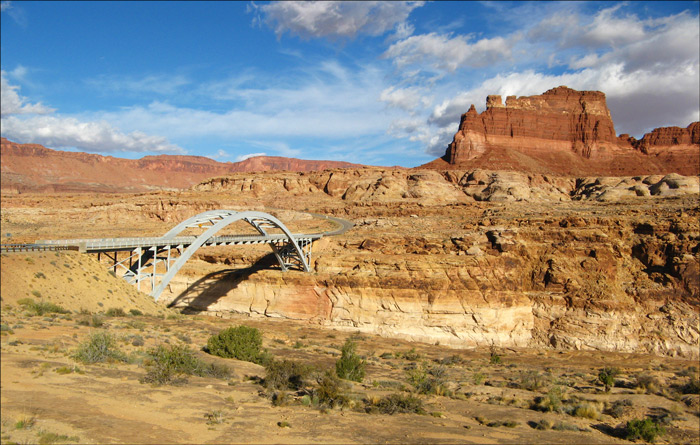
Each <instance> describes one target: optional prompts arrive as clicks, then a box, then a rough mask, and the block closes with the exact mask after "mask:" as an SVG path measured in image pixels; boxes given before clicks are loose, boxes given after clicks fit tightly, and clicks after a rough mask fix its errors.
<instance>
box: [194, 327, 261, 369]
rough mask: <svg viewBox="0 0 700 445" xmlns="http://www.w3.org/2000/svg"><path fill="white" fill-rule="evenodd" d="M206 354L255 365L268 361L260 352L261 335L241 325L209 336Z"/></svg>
mask: <svg viewBox="0 0 700 445" xmlns="http://www.w3.org/2000/svg"><path fill="white" fill-rule="evenodd" d="M207 352H209V353H210V354H212V355H216V356H219V357H224V358H235V359H238V360H245V361H248V362H253V363H257V364H264V363H265V362H266V361H267V360H269V356H268V355H267V354H266V352H265V351H263V350H262V333H261V332H260V331H259V330H258V329H256V328H250V327H248V326H243V325H241V326H237V327H232V328H227V329H224V330H223V331H221V332H219V333H218V334H217V335H213V336H211V337H210V338H209V340H208V341H207Z"/></svg>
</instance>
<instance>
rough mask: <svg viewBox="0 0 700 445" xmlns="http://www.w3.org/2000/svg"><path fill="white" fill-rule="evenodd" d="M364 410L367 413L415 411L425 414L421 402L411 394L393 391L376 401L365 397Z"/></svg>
mask: <svg viewBox="0 0 700 445" xmlns="http://www.w3.org/2000/svg"><path fill="white" fill-rule="evenodd" d="M364 403H365V411H366V412H368V413H381V414H396V413H416V414H425V409H423V402H422V401H421V399H419V398H418V397H416V396H414V395H413V394H403V393H393V394H389V395H387V396H384V397H382V398H380V399H378V400H376V401H372V400H370V399H365V400H364Z"/></svg>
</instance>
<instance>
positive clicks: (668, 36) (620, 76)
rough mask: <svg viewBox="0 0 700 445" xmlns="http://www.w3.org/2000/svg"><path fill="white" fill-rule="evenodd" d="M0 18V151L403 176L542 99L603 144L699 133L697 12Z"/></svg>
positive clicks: (515, 8) (314, 10) (694, 7)
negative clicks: (310, 165)
mask: <svg viewBox="0 0 700 445" xmlns="http://www.w3.org/2000/svg"><path fill="white" fill-rule="evenodd" d="M0 4H1V5H2V28H1V29H2V30H1V32H2V39H1V40H0V56H1V65H2V136H3V137H7V138H8V139H10V140H13V141H16V142H21V143H38V144H42V145H45V146H47V147H51V148H54V149H64V150H77V151H87V152H93V153H100V154H104V155H112V156H117V157H127V158H139V157H142V156H145V155H151V154H188V155H198V156H207V157H211V158H214V159H217V160H219V161H231V162H233V161H238V160H242V159H244V158H246V157H249V156H251V155H258V154H265V155H268V156H289V157H298V158H302V159H331V160H345V161H350V162H356V163H362V164H369V165H401V166H405V167H413V166H417V165H420V164H422V163H425V162H428V161H431V160H432V159H434V158H436V157H438V156H441V155H442V154H443V153H444V150H445V148H446V146H447V144H448V143H449V142H450V141H451V140H452V137H453V135H454V133H455V131H456V130H457V126H458V124H459V117H460V115H461V114H462V113H464V112H465V111H466V110H467V109H468V108H469V106H470V105H471V104H474V105H476V107H477V110H479V111H482V110H483V109H484V107H485V100H486V96H487V95H488V94H501V95H503V96H507V95H518V96H522V95H533V94H541V93H543V92H544V91H546V90H548V89H550V88H554V87H556V86H559V85H567V86H569V87H571V88H574V89H579V90H599V91H603V92H604V93H606V95H607V99H608V106H609V107H610V109H611V114H612V117H613V120H614V122H615V129H616V131H617V133H618V134H620V133H630V134H632V135H634V136H637V137H641V136H642V135H643V134H644V133H645V132H647V131H650V130H651V129H653V128H655V127H659V126H669V125H678V126H687V125H688V124H689V123H690V122H692V121H696V120H699V119H700V110H699V108H700V106H699V105H698V103H699V102H700V86H699V85H700V75H699V73H700V68H699V65H700V63H699V58H700V19H699V16H698V11H699V3H698V2H620V3H617V2H534V3H530V2H513V3H509V2H463V3H462V2H389V3H384V2H309V3H306V2H279V3H267V2H61V1H50V2H38V1H30V2H22V1H12V2H9V1H3V2H1V3H0Z"/></svg>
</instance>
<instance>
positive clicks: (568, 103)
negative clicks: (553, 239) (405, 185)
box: [426, 86, 700, 176]
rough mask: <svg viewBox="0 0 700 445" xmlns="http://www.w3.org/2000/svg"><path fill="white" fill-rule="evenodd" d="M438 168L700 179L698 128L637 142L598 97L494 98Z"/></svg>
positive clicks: (554, 93)
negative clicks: (619, 126) (621, 132)
mask: <svg viewBox="0 0 700 445" xmlns="http://www.w3.org/2000/svg"><path fill="white" fill-rule="evenodd" d="M426 167H432V168H451V167H458V168H487V169H491V170H516V171H525V172H535V173H550V174H551V173H555V174H566V175H607V176H610V175H614V176H623V175H640V174H665V173H674V172H675V173H680V174H684V175H697V174H698V173H700V123H698V122H694V123H692V124H690V125H689V126H688V127H687V128H680V127H666V128H658V129H656V130H654V131H653V132H651V133H649V134H647V135H645V136H644V137H643V138H642V139H640V140H636V139H635V138H633V137H630V136H629V135H626V134H625V135H620V137H617V136H616V135H615V128H614V124H613V121H612V118H611V116H610V111H609V110H608V107H607V103H606V100H605V94H603V93H601V92H598V91H576V90H572V89H571V88H567V87H564V86H561V87H558V88H554V89H551V90H549V91H547V92H545V93H544V94H542V95H539V96H529V97H519V98H517V97H515V96H509V97H508V98H507V99H506V103H505V105H503V102H502V98H501V96H488V97H487V99H486V110H485V111H484V112H482V113H481V114H479V113H478V112H477V111H476V108H475V107H474V106H473V105H472V106H471V108H470V109H469V111H467V112H466V113H465V114H463V115H462V118H461V121H460V125H459V130H458V131H457V133H456V134H455V136H454V139H453V141H452V143H451V144H450V145H449V146H448V148H447V151H446V153H445V156H443V158H441V159H440V160H436V161H434V162H432V163H429V164H427V165H426Z"/></svg>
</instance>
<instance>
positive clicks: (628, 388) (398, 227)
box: [0, 193, 700, 444]
mask: <svg viewBox="0 0 700 445" xmlns="http://www.w3.org/2000/svg"><path fill="white" fill-rule="evenodd" d="M312 198H313V197H312ZM312 198H308V202H307V201H303V202H301V201H299V202H295V203H294V204H295V205H294V206H292V204H291V203H290V202H286V203H284V202H277V201H276V199H273V198H272V197H271V198H269V199H268V202H265V203H264V204H265V205H267V206H269V207H271V208H274V207H285V206H287V207H288V208H299V209H305V208H306V207H308V208H309V209H311V210H313V211H315V212H319V213H327V214H333V215H336V216H341V217H349V218H353V219H354V220H356V222H358V221H361V220H364V222H363V223H362V224H358V227H357V228H356V229H355V230H354V231H352V232H351V233H349V235H348V239H350V241H352V242H354V243H356V244H359V243H360V242H362V241H363V240H364V239H365V238H368V239H369V238H371V237H376V234H377V233H378V232H379V233H381V235H382V236H383V237H385V238H386V239H387V240H391V239H394V238H398V237H400V236H404V235H405V234H407V233H423V232H425V233H429V234H437V235H440V236H442V235H443V232H445V233H447V232H448V231H449V230H453V229H454V227H458V226H459V227H464V228H465V230H466V228H469V227H471V226H474V225H477V224H478V222H479V221H480V220H481V219H484V218H487V217H488V219H489V220H490V223H489V224H493V225H498V224H502V223H503V221H506V222H508V223H510V222H511V220H512V221H515V223H518V221H519V220H520V219H523V218H527V217H529V216H528V215H529V213H528V212H530V213H533V214H535V215H536V217H537V218H538V221H539V220H542V221H544V220H546V219H548V218H549V219H553V220H557V221H558V220H559V218H560V217H561V215H568V214H570V213H571V212H572V210H571V209H570V208H569V207H571V208H572V209H573V208H574V205H573V204H569V203H564V204H561V205H559V206H552V208H551V209H550V208H549V207H546V208H534V209H530V208H529V207H528V206H529V204H528V203H525V204H522V205H520V206H509V207H506V206H505V205H500V204H499V205H490V204H485V203H473V204H470V205H469V206H464V208H461V207H445V206H435V207H427V208H424V207H423V206H422V205H420V204H417V203H413V204H411V205H405V206H404V205H403V204H402V206H391V205H387V206H386V209H385V210H386V212H393V213H394V214H396V215H399V216H393V219H387V218H385V217H384V216H385V215H380V214H377V213H376V210H373V208H372V206H370V205H367V206H365V205H360V204H358V205H356V206H354V207H352V209H351V210H352V212H354V213H353V214H351V215H346V214H345V213H344V210H343V207H342V205H341V204H342V203H338V202H335V201H330V200H327V201H323V200H319V201H318V202H312ZM246 199H249V201H250V202H246V201H245V200H244V199H238V198H236V201H235V204H236V205H237V206H239V207H240V208H248V209H257V207H255V205H258V207H259V208H260V209H262V207H261V206H262V205H261V204H259V203H258V204H255V203H256V202H257V201H255V200H253V199H252V198H246ZM295 199H296V198H295ZM299 199H300V200H301V198H299ZM305 199H306V198H305ZM314 199H316V198H314ZM233 201H234V199H233V198H231V197H229V196H224V195H221V196H215V195H213V194H208V195H202V194H194V193H189V194H188V193H177V194H176V193H171V194H143V195H134V196H130V197H128V199H126V198H125V199H122V198H121V197H119V196H93V197H90V196H60V197H59V196H36V197H32V196H19V197H5V196H4V197H3V204H2V210H3V212H2V223H3V227H2V236H3V242H7V241H12V242H34V241H35V240H37V239H42V238H62V237H65V238H89V237H101V236H106V234H113V235H114V236H149V235H153V236H157V235H160V234H162V233H164V232H165V231H166V230H167V229H169V228H170V227H172V226H173V225H175V223H176V222H178V221H180V220H182V219H183V218H184V217H187V216H191V215H193V214H196V213H197V212H198V211H199V210H201V209H205V208H208V207H207V206H209V207H210V206H212V205H216V207H217V208H219V207H220V208H233V205H232V203H233ZM679 202H680V201H679ZM693 202H696V201H693ZM212 203H214V204H212ZM669 203H670V204H663V205H666V206H668V207H669V209H670V210H668V211H666V209H664V208H662V207H661V205H660V204H658V203H656V202H653V203H651V202H650V203H648V204H644V205H640V206H637V207H634V208H631V210H630V209H623V210H624V211H625V212H628V213H630V216H629V217H630V218H633V217H635V218H637V217H639V216H638V215H637V214H639V215H642V216H644V217H646V218H653V217H656V215H655V213H654V212H659V213H662V212H664V211H666V213H668V212H670V211H673V212H675V211H676V209H677V208H679V209H681V210H682V209H687V208H689V206H688V205H686V203H685V202H680V203H676V201H669ZM307 204H308V206H307ZM693 205H696V204H693ZM590 206H591V208H592V209H593V210H591V212H592V214H596V213H597V212H603V213H605V214H607V213H616V212H618V211H619V208H618V207H616V206H613V205H612V204H611V205H596V206H593V205H590ZM164 208H165V210H163V209H164ZM580 208H581V207H580V206H579V207H576V208H575V209H579V210H580ZM149 209H150V210H149ZM681 210H678V211H681ZM683 211H686V210H683ZM419 212H422V213H421V218H420V219H419V218H417V217H414V213H419ZM431 212H432V213H431ZM632 212H634V215H632ZM282 219H283V220H284V221H290V224H289V225H290V227H291V228H292V230H293V231H302V230H309V231H311V230H327V229H328V228H329V227H327V226H323V224H319V222H318V221H315V220H310V219H304V218H303V217H302V216H297V217H295V216H294V215H293V214H291V213H290V214H289V215H285V218H282ZM390 223H391V224H390ZM393 223H396V224H393ZM515 223H513V224H515ZM384 224H386V225H384ZM392 224H393V225H392ZM380 226H381V227H380ZM418 226H420V227H418ZM419 229H420V232H419ZM7 233H11V237H7ZM445 236H447V235H445ZM392 237H394V238H392ZM208 255H210V256H212V257H216V251H214V254H208ZM246 255H247V254H246ZM252 255H254V253H253V254H250V256H252ZM205 259H206V258H205ZM249 259H250V258H248V257H247V256H244V257H243V258H242V259H241V260H240V261H237V262H234V264H230V265H228V264H227V265H225V266H223V265H222V264H221V263H220V262H218V259H217V258H213V259H212V260H211V262H206V264H205V265H206V267H207V268H209V269H211V270H212V271H214V270H215V269H216V268H218V269H216V270H221V269H222V268H225V269H231V268H237V267H245V266H243V265H242V264H244V263H246V262H248V260H249ZM200 263H204V261H201V262H200ZM193 264H194V263H193ZM0 266H1V273H0V278H1V279H2V283H1V284H2V286H1V287H0V296H1V308H0V309H1V312H0V315H1V318H2V322H1V323H2V329H1V336H0V357H1V360H0V362H1V369H0V371H1V374H0V406H1V408H2V411H1V418H0V421H1V422H0V423H1V432H0V439H1V442H2V443H7V444H10V443H81V444H82V443H153V444H156V443H484V444H491V443H493V444H496V443H566V444H589V443H629V442H628V441H627V440H625V439H624V438H623V437H624V433H625V425H626V424H627V422H628V421H630V420H632V419H643V418H645V417H652V418H655V419H657V420H658V422H659V423H661V424H662V425H663V426H664V428H665V431H666V433H665V434H664V435H662V436H660V437H658V438H657V439H656V442H657V443H674V444H675V443H679V444H680V443H692V444H696V443H698V442H699V441H700V432H699V431H700V417H699V416H700V395H698V394H685V393H684V392H686V391H684V389H683V388H684V387H685V386H686V385H688V383H689V382H690V381H691V379H692V378H694V379H697V378H698V367H699V365H698V363H697V361H691V360H685V359H680V358H671V357H662V356H655V355H644V354H622V353H614V352H601V351H557V350H554V349H547V350H534V349H517V348H496V349H490V348H488V347H481V348H476V349H454V348H449V347H447V346H445V345H440V344H427V343H416V342H413V343H412V342H408V341H404V340H401V339H392V338H385V337H380V336H373V335H369V334H366V333H362V334H360V333H358V332H356V331H354V330H353V329H351V328H347V329H344V330H341V329H340V328H338V329H333V328H330V327H327V326H326V327H323V326H320V325H315V324H312V323H308V322H306V323H302V322H298V321H293V320H283V319H275V318H251V317H247V316H245V315H235V314H231V316H230V318H226V319H224V318H215V317H209V316H204V315H183V314H180V313H178V312H176V311H174V310H172V309H168V308H166V307H165V306H164V305H161V304H155V303H154V302H153V301H152V299H150V297H148V295H146V294H144V293H140V292H138V291H136V290H135V289H134V288H133V287H132V286H130V285H128V284H126V283H125V282H124V281H123V280H121V279H120V278H118V277H116V276H114V275H112V274H110V273H109V271H108V270H106V269H105V267H104V265H100V264H99V263H98V262H97V260H96V259H95V258H92V257H89V256H86V255H82V254H79V253H77V252H34V253H31V252H23V253H14V254H2V256H1V257H0ZM209 269H203V268H201V267H200V269H198V273H200V274H203V273H207V272H209ZM184 272H187V271H184ZM49 302H50V303H52V304H54V305H57V306H58V307H59V308H61V309H63V310H64V311H59V312H50V311H49V312H44V313H41V314H39V313H38V312H37V311H36V310H32V307H34V306H32V305H33V304H39V303H49ZM241 324H243V325H246V326H250V327H255V328H258V329H259V330H260V331H261V332H262V333H263V347H264V348H266V349H267V350H268V352H269V353H270V354H271V355H272V356H273V357H274V358H275V359H291V360H296V361H299V362H301V363H303V364H305V365H308V366H311V367H313V368H315V370H316V371H315V372H316V373H318V374H320V373H322V372H323V371H325V370H327V369H332V368H333V367H334V365H335V362H336V361H337V360H338V358H339V357H340V354H341V348H342V346H343V344H344V343H345V341H346V340H347V339H348V338H351V337H352V339H353V340H354V341H355V342H356V344H357V352H358V354H360V355H361V356H362V357H363V359H364V360H365V363H366V374H365V377H364V379H363V381H362V382H359V383H358V382H347V385H348V388H347V389H346V390H345V391H346V395H347V397H348V400H349V404H348V405H347V406H345V407H343V408H324V407H319V406H314V405H313V404H311V405H310V406H306V405H304V404H303V403H302V398H301V397H300V396H299V395H298V394H295V393H290V394H289V398H288V400H287V402H286V403H284V404H281V406H277V405H276V404H275V403H273V400H272V399H271V395H270V393H269V391H267V390H266V389H265V388H264V387H263V386H262V385H261V384H260V383H259V382H260V380H261V379H264V378H265V376H266V370H265V368H264V367H262V366H260V365H256V364H253V363H249V362H245V361H238V360H234V359H223V358H219V357H215V356H212V355H210V354H207V353H206V352H204V351H203V347H204V346H205V345H206V343H207V340H208V339H209V338H210V336H212V335H215V334H217V333H218V332H220V331H221V330H222V329H225V328H227V327H231V326H238V325H241ZM101 332H106V333H108V334H110V335H111V336H113V337H114V338H115V339H116V340H117V345H118V347H119V349H120V350H121V351H122V352H123V353H124V354H125V355H126V356H127V357H128V360H127V361H126V362H118V361H115V362H108V363H98V364H84V363H82V362H80V361H78V360H76V359H75V358H73V357H74V356H75V353H76V351H77V350H78V348H79V347H80V345H82V344H85V343H86V342H87V341H88V339H89V338H90V336H91V335H92V334H95V333H101ZM158 345H185V346H186V347H188V348H190V349H191V351H193V352H194V354H195V355H196V356H197V357H199V358H201V359H202V360H204V361H205V362H208V363H217V364H219V365H225V366H227V367H228V368H229V369H230V372H231V374H230V376H229V377H227V378H214V377H197V376H190V377H188V379H187V382H186V383H184V384H180V385H161V386H154V385H152V384H149V383H142V380H143V378H144V377H145V376H146V373H147V363H148V353H149V351H151V350H152V349H153V348H155V347H157V346H158ZM604 367H615V368H617V369H619V371H620V372H619V374H618V375H617V376H616V382H615V386H614V387H613V388H611V390H610V392H605V390H604V388H603V386H602V384H601V383H600V382H599V379H598V374H599V372H600V371H601V369H603V368H604ZM417 369H418V370H430V371H432V372H434V373H435V374H439V376H440V385H439V388H440V389H439V390H438V391H432V392H429V393H427V394H422V393H420V391H419V390H418V389H417V388H416V387H415V385H413V380H412V378H411V375H412V372H414V371H415V370H417ZM315 375H316V374H314V373H312V375H311V377H310V378H309V381H308V382H307V384H308V385H311V386H313V385H314V384H315V377H314V376H315ZM431 375H432V374H431ZM696 381H697V380H696ZM392 394H400V395H408V394H413V395H415V396H416V397H418V399H420V401H421V403H422V405H423V409H424V413H422V414H418V413H405V414H393V415H389V414H374V413H372V414H370V413H368V412H367V409H366V408H367V407H368V406H370V404H372V403H373V401H376V400H379V399H381V398H382V397H384V396H388V395H392ZM551 399H557V400H558V402H559V406H558V408H556V409H553V410H549V411H548V410H547V409H546V408H545V405H543V404H542V400H551Z"/></svg>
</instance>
